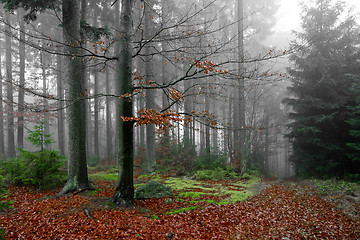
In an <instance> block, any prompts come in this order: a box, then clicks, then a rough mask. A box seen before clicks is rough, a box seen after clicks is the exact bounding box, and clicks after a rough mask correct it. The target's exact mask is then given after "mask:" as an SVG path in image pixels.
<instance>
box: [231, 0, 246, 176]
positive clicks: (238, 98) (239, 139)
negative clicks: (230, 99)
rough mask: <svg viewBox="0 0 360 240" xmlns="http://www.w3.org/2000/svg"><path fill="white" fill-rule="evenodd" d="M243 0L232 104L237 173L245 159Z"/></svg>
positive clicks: (241, 3) (239, 12) (241, 170)
mask: <svg viewBox="0 0 360 240" xmlns="http://www.w3.org/2000/svg"><path fill="white" fill-rule="evenodd" d="M243 5H244V3H243V0H238V14H237V15H238V31H237V33H238V61H239V63H238V88H235V94H234V96H235V102H236V104H234V121H233V122H234V150H235V153H234V155H235V156H234V161H237V164H236V168H237V169H235V170H236V171H237V172H241V173H244V171H245V170H246V157H245V150H246V149H245V94H244V76H242V75H243V72H244V69H243V68H244V67H243V63H242V61H243V60H244V23H243V12H244V10H243V7H244V6H243Z"/></svg>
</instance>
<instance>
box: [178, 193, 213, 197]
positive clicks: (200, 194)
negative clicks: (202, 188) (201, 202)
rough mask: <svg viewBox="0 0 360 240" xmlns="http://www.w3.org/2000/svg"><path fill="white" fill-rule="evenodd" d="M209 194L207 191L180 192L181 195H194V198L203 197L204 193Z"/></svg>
mask: <svg viewBox="0 0 360 240" xmlns="http://www.w3.org/2000/svg"><path fill="white" fill-rule="evenodd" d="M204 194H207V193H203V192H182V193H180V194H179V197H184V198H187V197H192V198H198V197H201V196H202V195H204Z"/></svg>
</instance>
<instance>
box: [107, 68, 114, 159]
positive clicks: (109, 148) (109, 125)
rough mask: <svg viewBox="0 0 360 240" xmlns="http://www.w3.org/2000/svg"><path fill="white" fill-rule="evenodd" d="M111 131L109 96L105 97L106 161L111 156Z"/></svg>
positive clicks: (108, 77) (108, 89) (109, 92)
mask: <svg viewBox="0 0 360 240" xmlns="http://www.w3.org/2000/svg"><path fill="white" fill-rule="evenodd" d="M110 70H111V68H109V67H107V68H106V94H111V86H110V79H111V78H110ZM112 139H113V138H112V132H111V99H110V97H106V155H107V156H106V157H107V160H108V163H109V162H110V160H111V159H112V157H113V152H112V146H113V145H112V144H113V141H112Z"/></svg>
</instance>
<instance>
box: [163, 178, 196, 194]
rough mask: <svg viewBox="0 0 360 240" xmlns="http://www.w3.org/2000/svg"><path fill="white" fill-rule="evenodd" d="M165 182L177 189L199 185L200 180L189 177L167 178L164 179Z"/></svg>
mask: <svg viewBox="0 0 360 240" xmlns="http://www.w3.org/2000/svg"><path fill="white" fill-rule="evenodd" d="M165 183H166V185H169V186H171V188H172V189H174V190H177V191H183V190H186V189H191V188H199V187H201V182H199V181H196V180H191V179H181V178H169V179H167V180H166V181H165Z"/></svg>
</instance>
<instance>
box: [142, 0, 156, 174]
mask: <svg viewBox="0 0 360 240" xmlns="http://www.w3.org/2000/svg"><path fill="white" fill-rule="evenodd" d="M148 4H149V1H147V2H146V3H145V4H144V8H145V16H144V19H145V23H144V31H145V38H146V40H147V39H149V38H150V36H151V34H150V31H151V30H150V27H151V24H150V22H151V20H150V19H151V18H150V16H151V15H152V14H153V13H151V11H150V7H149V6H148ZM151 59H152V57H151V56H150V45H148V46H145V81H148V82H150V81H151V82H152V80H153V77H152V76H153V74H154V73H153V68H152V64H153V63H152V61H151ZM155 94H156V93H155V90H152V89H148V90H147V91H146V96H145V100H146V109H153V110H156V109H155ZM155 144H156V140H155V124H154V123H150V124H147V125H146V171H147V172H149V173H151V172H154V171H155V168H156V162H155Z"/></svg>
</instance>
